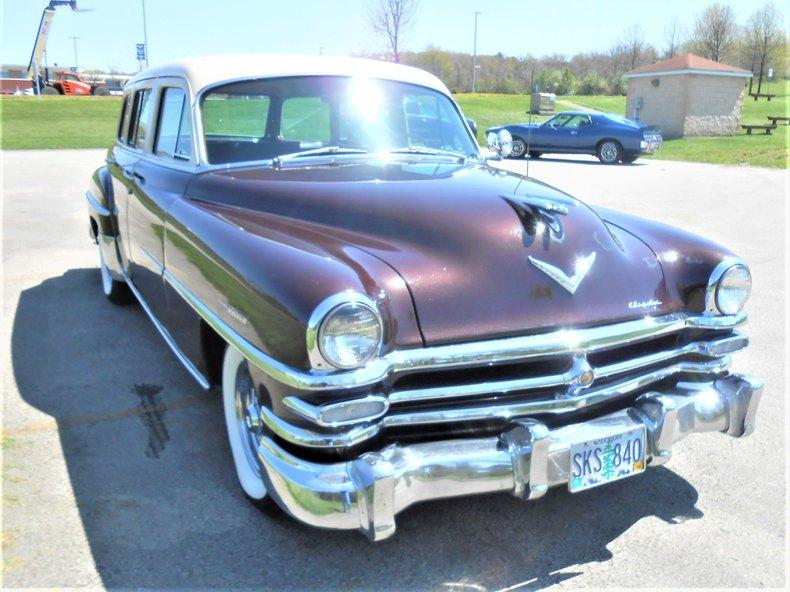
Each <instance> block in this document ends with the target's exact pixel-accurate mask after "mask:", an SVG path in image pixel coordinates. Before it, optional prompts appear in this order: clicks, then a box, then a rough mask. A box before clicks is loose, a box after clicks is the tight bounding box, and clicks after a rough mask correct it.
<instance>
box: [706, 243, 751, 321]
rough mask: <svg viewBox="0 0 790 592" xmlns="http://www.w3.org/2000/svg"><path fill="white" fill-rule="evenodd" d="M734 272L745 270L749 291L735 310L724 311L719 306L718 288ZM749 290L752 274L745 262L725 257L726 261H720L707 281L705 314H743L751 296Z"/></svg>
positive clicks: (719, 292) (749, 290)
mask: <svg viewBox="0 0 790 592" xmlns="http://www.w3.org/2000/svg"><path fill="white" fill-rule="evenodd" d="M736 270H745V271H746V273H747V276H748V280H749V289H748V291H747V293H746V298H744V299H743V302H742V303H741V305H740V306H739V307H738V309H737V310H731V309H728V310H724V307H722V306H721V305H720V302H719V297H720V294H721V291H720V288H721V285H722V281H723V280H724V279H725V278H726V277H727V276H728V274H730V273H733V272H735V271H736ZM751 288H752V273H751V270H750V269H749V266H748V265H747V264H746V262H745V261H743V260H741V259H739V258H737V257H727V258H726V259H724V260H722V261H721V262H720V263H719V264H718V265H717V266H716V267H715V268H714V269H713V272H711V275H710V278H709V280H708V286H707V290H706V294H705V312H706V313H707V314H709V315H723V316H733V315H737V314H740V313H742V312H743V309H744V308H745V306H746V303H747V302H748V301H749V296H750V295H751Z"/></svg>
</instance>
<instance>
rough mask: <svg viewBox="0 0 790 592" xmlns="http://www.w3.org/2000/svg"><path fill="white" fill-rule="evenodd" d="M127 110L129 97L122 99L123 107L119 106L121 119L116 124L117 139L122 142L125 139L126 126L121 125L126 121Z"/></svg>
mask: <svg viewBox="0 0 790 592" xmlns="http://www.w3.org/2000/svg"><path fill="white" fill-rule="evenodd" d="M128 110H129V95H125V96H124V97H123V105H122V106H121V119H120V121H119V122H118V134H117V137H118V139H119V140H120V141H121V142H123V141H124V140H125V139H126V126H125V125H124V124H123V123H124V121H125V120H126V112H127V111H128Z"/></svg>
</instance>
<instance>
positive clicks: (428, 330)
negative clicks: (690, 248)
mask: <svg viewBox="0 0 790 592" xmlns="http://www.w3.org/2000/svg"><path fill="white" fill-rule="evenodd" d="M188 195H189V196H190V197H193V198H199V199H201V200H204V201H209V202H220V203H223V204H227V205H231V206H235V207H233V208H223V215H224V216H225V217H226V218H227V219H228V220H229V221H230V222H232V223H234V224H236V225H238V226H239V227H242V228H244V229H245V230H246V231H248V232H252V233H261V234H262V233H263V232H264V231H265V229H266V228H267V227H268V226H270V225H271V224H272V223H276V224H278V225H280V226H281V225H283V224H285V225H287V228H288V234H289V235H292V236H300V235H301V237H302V238H304V237H306V236H315V233H316V232H318V233H321V234H323V235H327V236H331V237H333V238H334V239H336V241H339V243H340V244H348V245H353V246H356V247H358V248H360V249H363V250H365V251H367V252H368V253H370V254H372V255H374V256H376V257H378V258H380V259H381V260H383V261H385V262H386V263H387V264H389V265H390V266H392V267H393V268H394V269H395V270H396V271H397V272H398V273H399V274H400V275H401V276H402V277H403V279H404V280H405V281H406V283H407V285H408V287H409V290H410V292H411V295H412V298H413V301H414V306H415V310H416V313H417V317H418V319H419V324H420V328H421V331H422V333H423V338H424V340H425V342H426V343H427V344H438V343H449V342H460V341H468V340H474V339H480V338H482V337H497V336H505V335H513V334H519V333H524V332H528V331H536V330H541V329H543V328H548V327H553V326H557V325H566V326H579V325H589V324H594V323H601V322H615V321H619V320H623V319H627V318H635V317H639V316H643V315H645V314H660V313H664V312H667V311H668V305H667V304H666V303H667V300H668V299H667V297H666V291H665V286H664V279H663V275H662V271H661V266H660V265H659V263H658V261H657V259H656V257H655V255H654V254H653V252H652V251H651V250H650V249H649V248H648V247H647V246H646V245H645V244H643V243H642V242H641V241H639V240H637V239H636V238H634V237H633V236H632V235H630V234H628V233H626V232H623V231H621V230H619V229H617V228H615V227H613V226H612V227H610V226H608V225H607V224H605V223H604V222H603V221H602V220H601V219H600V218H599V217H598V216H597V215H596V214H595V213H594V212H593V211H592V210H591V209H590V208H588V207H587V206H586V205H584V204H582V203H581V202H579V201H578V200H575V199H573V198H571V197H569V196H568V195H566V194H564V193H561V192H560V191H557V190H556V189H553V188H551V187H549V186H547V185H544V184H542V183H539V182H536V181H527V180H525V179H524V178H523V177H520V176H518V175H514V174H511V173H507V172H505V171H501V170H498V169H495V168H491V167H489V166H487V165H484V164H479V163H470V164H466V165H441V164H440V165H437V164H430V165H429V164H425V163H418V164H383V163H376V162H368V163H366V164H354V165H348V166H335V167H313V168H307V169H298V170H274V169H267V168H248V169H235V170H227V171H217V172H210V173H204V174H202V175H200V176H198V177H197V178H196V179H195V180H194V181H193V182H192V183H191V185H190V187H189V191H188ZM525 197H527V198H532V199H531V201H532V202H533V203H538V204H540V203H544V202H541V201H540V200H545V203H553V204H556V205H558V206H559V209H563V208H565V209H567V213H566V214H561V213H555V214H554V215H553V218H551V217H547V216H545V215H544V214H540V210H534V209H530V206H519V205H518V204H519V202H520V201H522V199H523V198H525ZM544 211H545V210H544ZM592 253H595V255H594V256H593V255H592ZM344 255H345V254H344ZM530 258H531V259H532V260H530ZM590 259H594V260H593V262H592V265H591V266H590V268H589V270H587V272H586V274H582V277H581V278H579V277H578V275H577V274H576V273H575V272H577V270H578V269H580V267H577V263H579V262H581V261H587V262H589V261H590ZM580 265H581V263H580ZM552 268H555V271H552ZM295 272H296V273H298V270H295ZM557 273H559V274H560V275H559V276H557ZM574 275H577V277H576V279H577V280H579V281H578V287H577V289H576V290H575V292H574V293H571V292H570V290H569V289H568V288H567V287H563V286H562V283H563V282H562V281H558V280H557V279H556V277H559V278H560V279H563V276H568V278H569V279H570V280H573V279H574V278H573V276H574ZM553 276H554V277H553ZM565 283H567V281H566V282H565ZM571 283H573V282H572V281H571Z"/></svg>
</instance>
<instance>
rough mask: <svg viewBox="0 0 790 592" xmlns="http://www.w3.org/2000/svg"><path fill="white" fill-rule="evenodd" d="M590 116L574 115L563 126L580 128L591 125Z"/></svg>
mask: <svg viewBox="0 0 790 592" xmlns="http://www.w3.org/2000/svg"><path fill="white" fill-rule="evenodd" d="M589 123H590V118H589V116H587V115H574V116H573V117H571V118H570V119H569V120H568V121H566V122H565V123H564V124H563V126H562V127H567V128H578V127H582V126H585V125H589Z"/></svg>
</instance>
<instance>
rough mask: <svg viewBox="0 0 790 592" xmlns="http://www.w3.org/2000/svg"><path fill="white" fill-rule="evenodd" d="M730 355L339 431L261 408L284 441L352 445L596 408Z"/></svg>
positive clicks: (715, 369) (722, 365) (707, 368)
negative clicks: (394, 431)
mask: <svg viewBox="0 0 790 592" xmlns="http://www.w3.org/2000/svg"><path fill="white" fill-rule="evenodd" d="M730 364H731V358H730V357H729V356H724V357H722V358H718V359H715V360H713V361H710V362H678V363H677V364H674V365H672V366H668V367H665V368H660V369H658V370H655V371H653V372H650V373H648V374H643V375H641V376H637V377H635V378H629V379H627V380H623V381H621V382H617V383H615V384H610V385H607V386H605V387H600V388H597V389H589V390H587V391H582V394H579V395H575V396H569V397H560V398H554V399H540V400H531V401H530V400H527V401H519V402H515V403H508V402H499V403H497V402H494V401H487V402H486V403H484V404H481V405H478V406H475V407H460V408H458V407H456V408H453V407H446V408H442V409H437V410H425V411H408V412H401V413H398V412H393V410H392V408H390V413H389V414H388V415H385V416H384V417H382V418H381V419H380V420H379V421H378V422H376V423H373V424H363V425H358V426H356V427H352V428H349V429H348V430H346V431H339V432H317V431H314V430H310V429H305V428H301V427H299V426H295V425H293V424H291V423H289V422H287V421H285V420H284V419H281V418H279V417H277V416H276V415H275V414H274V412H272V411H271V410H270V409H267V408H265V407H264V408H262V409H261V411H262V419H263V423H264V424H265V425H266V426H267V427H268V428H269V429H270V430H271V431H272V432H273V433H275V434H277V435H278V436H279V437H280V438H282V439H283V440H285V441H287V442H290V443H291V444H296V445H297V446H306V447H308V448H349V447H351V446H355V445H356V444H359V443H360V442H364V441H365V440H368V439H370V438H372V437H373V436H375V435H377V434H378V433H379V432H380V431H381V430H384V429H387V428H393V427H404V426H417V425H423V426H425V425H436V424H443V423H454V422H463V421H481V420H503V419H504V420H507V419H512V418H518V417H526V416H528V415H539V414H550V415H562V414H565V413H573V412H575V411H579V410H581V409H585V408H587V407H592V406H593V405H597V404H599V403H604V402H606V401H607V400H610V399H615V398H618V397H621V396H623V395H627V394H630V393H633V392H634V391H637V390H639V389H643V388H645V387H647V386H649V385H651V384H653V383H655V382H658V381H659V380H664V379H665V378H670V377H672V376H676V375H678V374H682V373H687V374H711V375H716V374H721V373H723V372H725V371H726V370H727V368H729V366H730Z"/></svg>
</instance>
